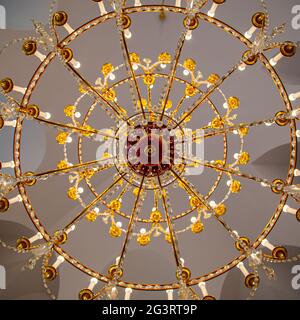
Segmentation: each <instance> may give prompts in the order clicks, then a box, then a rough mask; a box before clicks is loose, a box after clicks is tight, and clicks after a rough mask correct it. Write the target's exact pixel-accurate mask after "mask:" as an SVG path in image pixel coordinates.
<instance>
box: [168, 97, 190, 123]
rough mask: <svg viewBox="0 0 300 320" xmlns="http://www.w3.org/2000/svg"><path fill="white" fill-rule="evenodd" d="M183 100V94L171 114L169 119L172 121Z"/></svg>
mask: <svg viewBox="0 0 300 320" xmlns="http://www.w3.org/2000/svg"><path fill="white" fill-rule="evenodd" d="M185 99H186V95H185V94H184V95H183V96H182V98H181V99H180V100H179V102H178V104H177V106H176V108H175V109H174V111H173V112H172V113H171V116H170V118H172V119H174V118H175V117H176V115H177V113H178V112H179V110H180V108H181V106H182V104H183V102H184V100H185Z"/></svg>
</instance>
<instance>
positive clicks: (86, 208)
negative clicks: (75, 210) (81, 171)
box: [63, 174, 125, 230]
mask: <svg viewBox="0 0 300 320" xmlns="http://www.w3.org/2000/svg"><path fill="white" fill-rule="evenodd" d="M124 176H125V174H122V175H121V176H119V177H118V178H117V179H116V180H115V181H114V182H113V183H112V184H111V185H110V186H109V187H108V188H106V189H105V190H104V191H103V192H102V193H101V194H99V195H98V196H97V197H96V198H95V199H94V200H93V201H92V202H91V203H90V204H88V205H87V206H86V207H85V208H84V209H83V210H82V211H81V212H80V213H79V214H78V215H77V216H76V217H75V218H74V219H73V220H72V221H71V222H69V223H68V224H67V225H66V226H65V227H64V229H63V230H67V229H69V228H70V227H71V226H72V225H74V224H75V223H76V222H78V221H79V220H80V219H81V218H82V217H83V216H84V215H85V214H86V213H87V212H88V211H89V210H90V209H91V208H92V207H93V206H95V205H96V204H97V203H98V202H99V201H100V200H101V198H103V197H104V196H105V195H106V194H107V193H108V192H109V191H110V190H111V189H112V188H113V187H114V186H115V185H117V184H118V183H119V182H120V181H121V180H122V179H123V177H124Z"/></svg>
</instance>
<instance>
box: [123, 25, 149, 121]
mask: <svg viewBox="0 0 300 320" xmlns="http://www.w3.org/2000/svg"><path fill="white" fill-rule="evenodd" d="M119 33H120V41H121V47H122V51H123V55H124V60H125V65H126V67H127V70H128V74H129V76H131V77H132V80H133V83H134V87H135V90H136V93H137V96H138V100H139V103H140V106H141V110H142V114H143V117H144V119H145V118H146V113H145V110H144V107H143V103H142V96H141V91H140V88H139V85H138V82H137V78H136V75H135V72H134V70H133V66H132V63H131V60H130V53H129V49H128V45H127V41H126V37H125V34H124V30H122V29H119ZM134 103H135V101H134Z"/></svg>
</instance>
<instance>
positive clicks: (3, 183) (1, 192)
mask: <svg viewBox="0 0 300 320" xmlns="http://www.w3.org/2000/svg"><path fill="white" fill-rule="evenodd" d="M16 184H17V181H16V179H15V178H14V177H12V176H10V175H8V174H2V173H0V197H3V196H5V195H7V194H8V193H9V192H11V191H12V190H13V189H14V188H15V186H16Z"/></svg>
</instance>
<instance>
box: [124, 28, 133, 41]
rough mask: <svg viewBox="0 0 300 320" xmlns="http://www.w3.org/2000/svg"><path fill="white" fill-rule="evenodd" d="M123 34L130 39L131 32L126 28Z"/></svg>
mask: <svg viewBox="0 0 300 320" xmlns="http://www.w3.org/2000/svg"><path fill="white" fill-rule="evenodd" d="M124 34H125V38H126V39H131V37H132V33H131V32H130V30H129V29H126V30H125V31H124Z"/></svg>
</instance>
